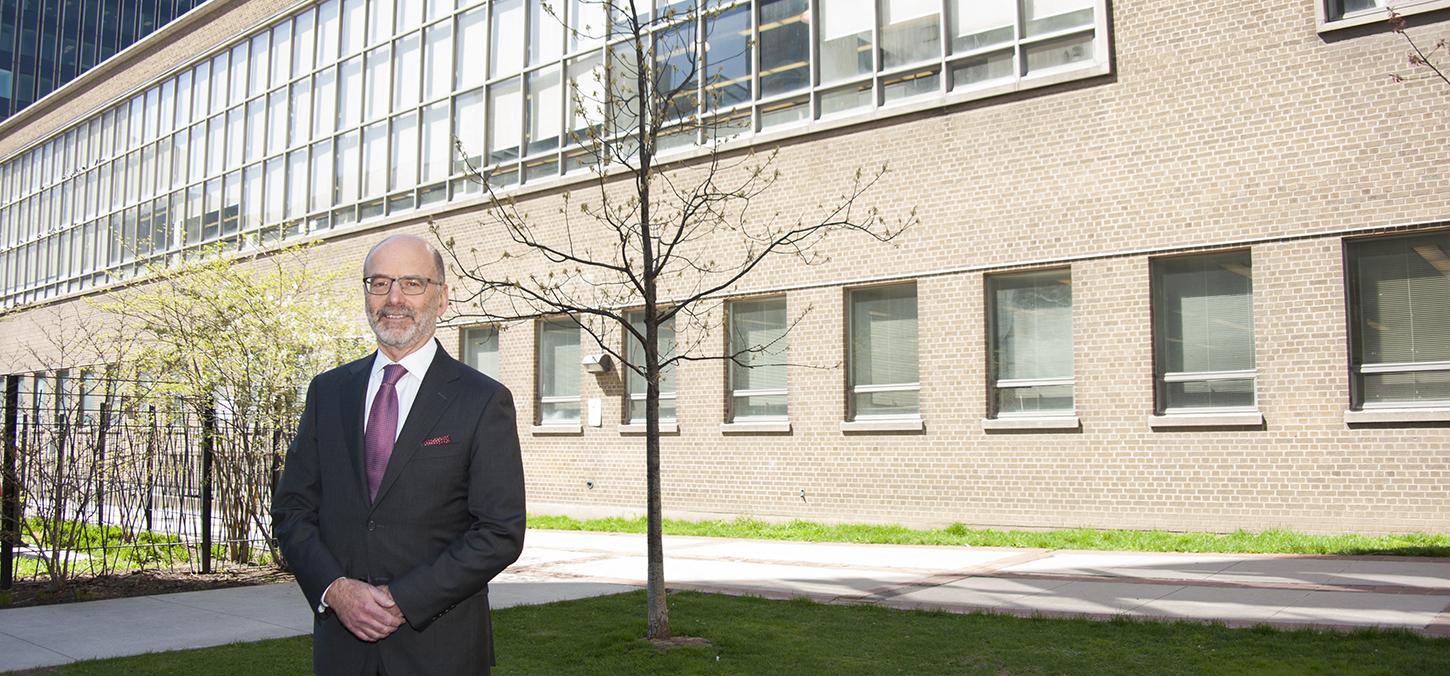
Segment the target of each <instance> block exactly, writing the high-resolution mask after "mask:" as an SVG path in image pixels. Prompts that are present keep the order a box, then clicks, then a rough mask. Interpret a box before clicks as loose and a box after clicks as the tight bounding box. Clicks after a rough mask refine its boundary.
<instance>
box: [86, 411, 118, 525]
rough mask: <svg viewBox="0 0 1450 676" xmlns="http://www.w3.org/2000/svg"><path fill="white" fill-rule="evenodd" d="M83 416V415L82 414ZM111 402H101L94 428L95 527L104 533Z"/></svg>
mask: <svg viewBox="0 0 1450 676" xmlns="http://www.w3.org/2000/svg"><path fill="white" fill-rule="evenodd" d="M82 415H84V413H83V414H82ZM110 428H111V400H110V398H109V397H107V398H106V399H105V400H103V401H102V402H101V420H100V424H99V425H97V426H96V462H98V463H100V466H99V467H97V468H96V473H95V474H96V525H98V526H100V527H101V528H102V531H101V532H103V533H104V532H106V531H105V530H104V529H105V527H106V434H107V433H109V432H110V431H111V429H110Z"/></svg>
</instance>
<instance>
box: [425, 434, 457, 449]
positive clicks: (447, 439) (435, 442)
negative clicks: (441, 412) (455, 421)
mask: <svg viewBox="0 0 1450 676" xmlns="http://www.w3.org/2000/svg"><path fill="white" fill-rule="evenodd" d="M451 443H453V437H451V436H449V435H447V434H445V435H443V436H441V437H433V438H432V439H429V440H427V441H424V442H423V445H424V446H442V445H443V444H451Z"/></svg>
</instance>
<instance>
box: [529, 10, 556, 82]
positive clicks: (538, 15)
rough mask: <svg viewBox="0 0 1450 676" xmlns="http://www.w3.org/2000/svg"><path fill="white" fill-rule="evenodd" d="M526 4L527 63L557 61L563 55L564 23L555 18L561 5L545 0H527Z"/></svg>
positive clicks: (532, 64) (531, 64) (533, 64)
mask: <svg viewBox="0 0 1450 676" xmlns="http://www.w3.org/2000/svg"><path fill="white" fill-rule="evenodd" d="M528 4H529V7H528V11H529V39H528V49H529V65H530V66H536V65H538V64H541V63H548V62H550V61H557V60H558V59H559V57H561V56H563V55H564V25H563V24H561V23H560V22H559V19H558V18H556V13H557V12H559V10H560V9H561V7H562V5H560V4H558V3H555V2H546V0H528ZM546 5H547V7H546Z"/></svg>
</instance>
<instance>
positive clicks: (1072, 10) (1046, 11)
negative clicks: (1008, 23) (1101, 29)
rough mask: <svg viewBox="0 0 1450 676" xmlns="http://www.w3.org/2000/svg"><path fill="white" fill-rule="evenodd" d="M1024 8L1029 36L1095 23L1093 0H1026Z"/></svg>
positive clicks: (1025, 23)
mask: <svg viewBox="0 0 1450 676" xmlns="http://www.w3.org/2000/svg"><path fill="white" fill-rule="evenodd" d="M1023 10H1024V12H1025V14H1026V16H1025V19H1026V20H1025V21H1024V22H1023V23H1024V28H1025V33H1026V35H1027V37H1032V36H1035V35H1042V34H1044V33H1053V32H1056V31H1060V30H1068V29H1073V28H1082V27H1086V26H1091V25H1092V23H1093V0H1025V1H1024V3H1023Z"/></svg>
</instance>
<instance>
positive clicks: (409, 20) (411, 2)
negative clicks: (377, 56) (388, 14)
mask: <svg viewBox="0 0 1450 676" xmlns="http://www.w3.org/2000/svg"><path fill="white" fill-rule="evenodd" d="M423 5H424V0H397V6H398V32H399V33H404V32H407V31H410V30H412V29H414V28H417V27H418V26H419V25H421V24H422V23H423Z"/></svg>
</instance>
